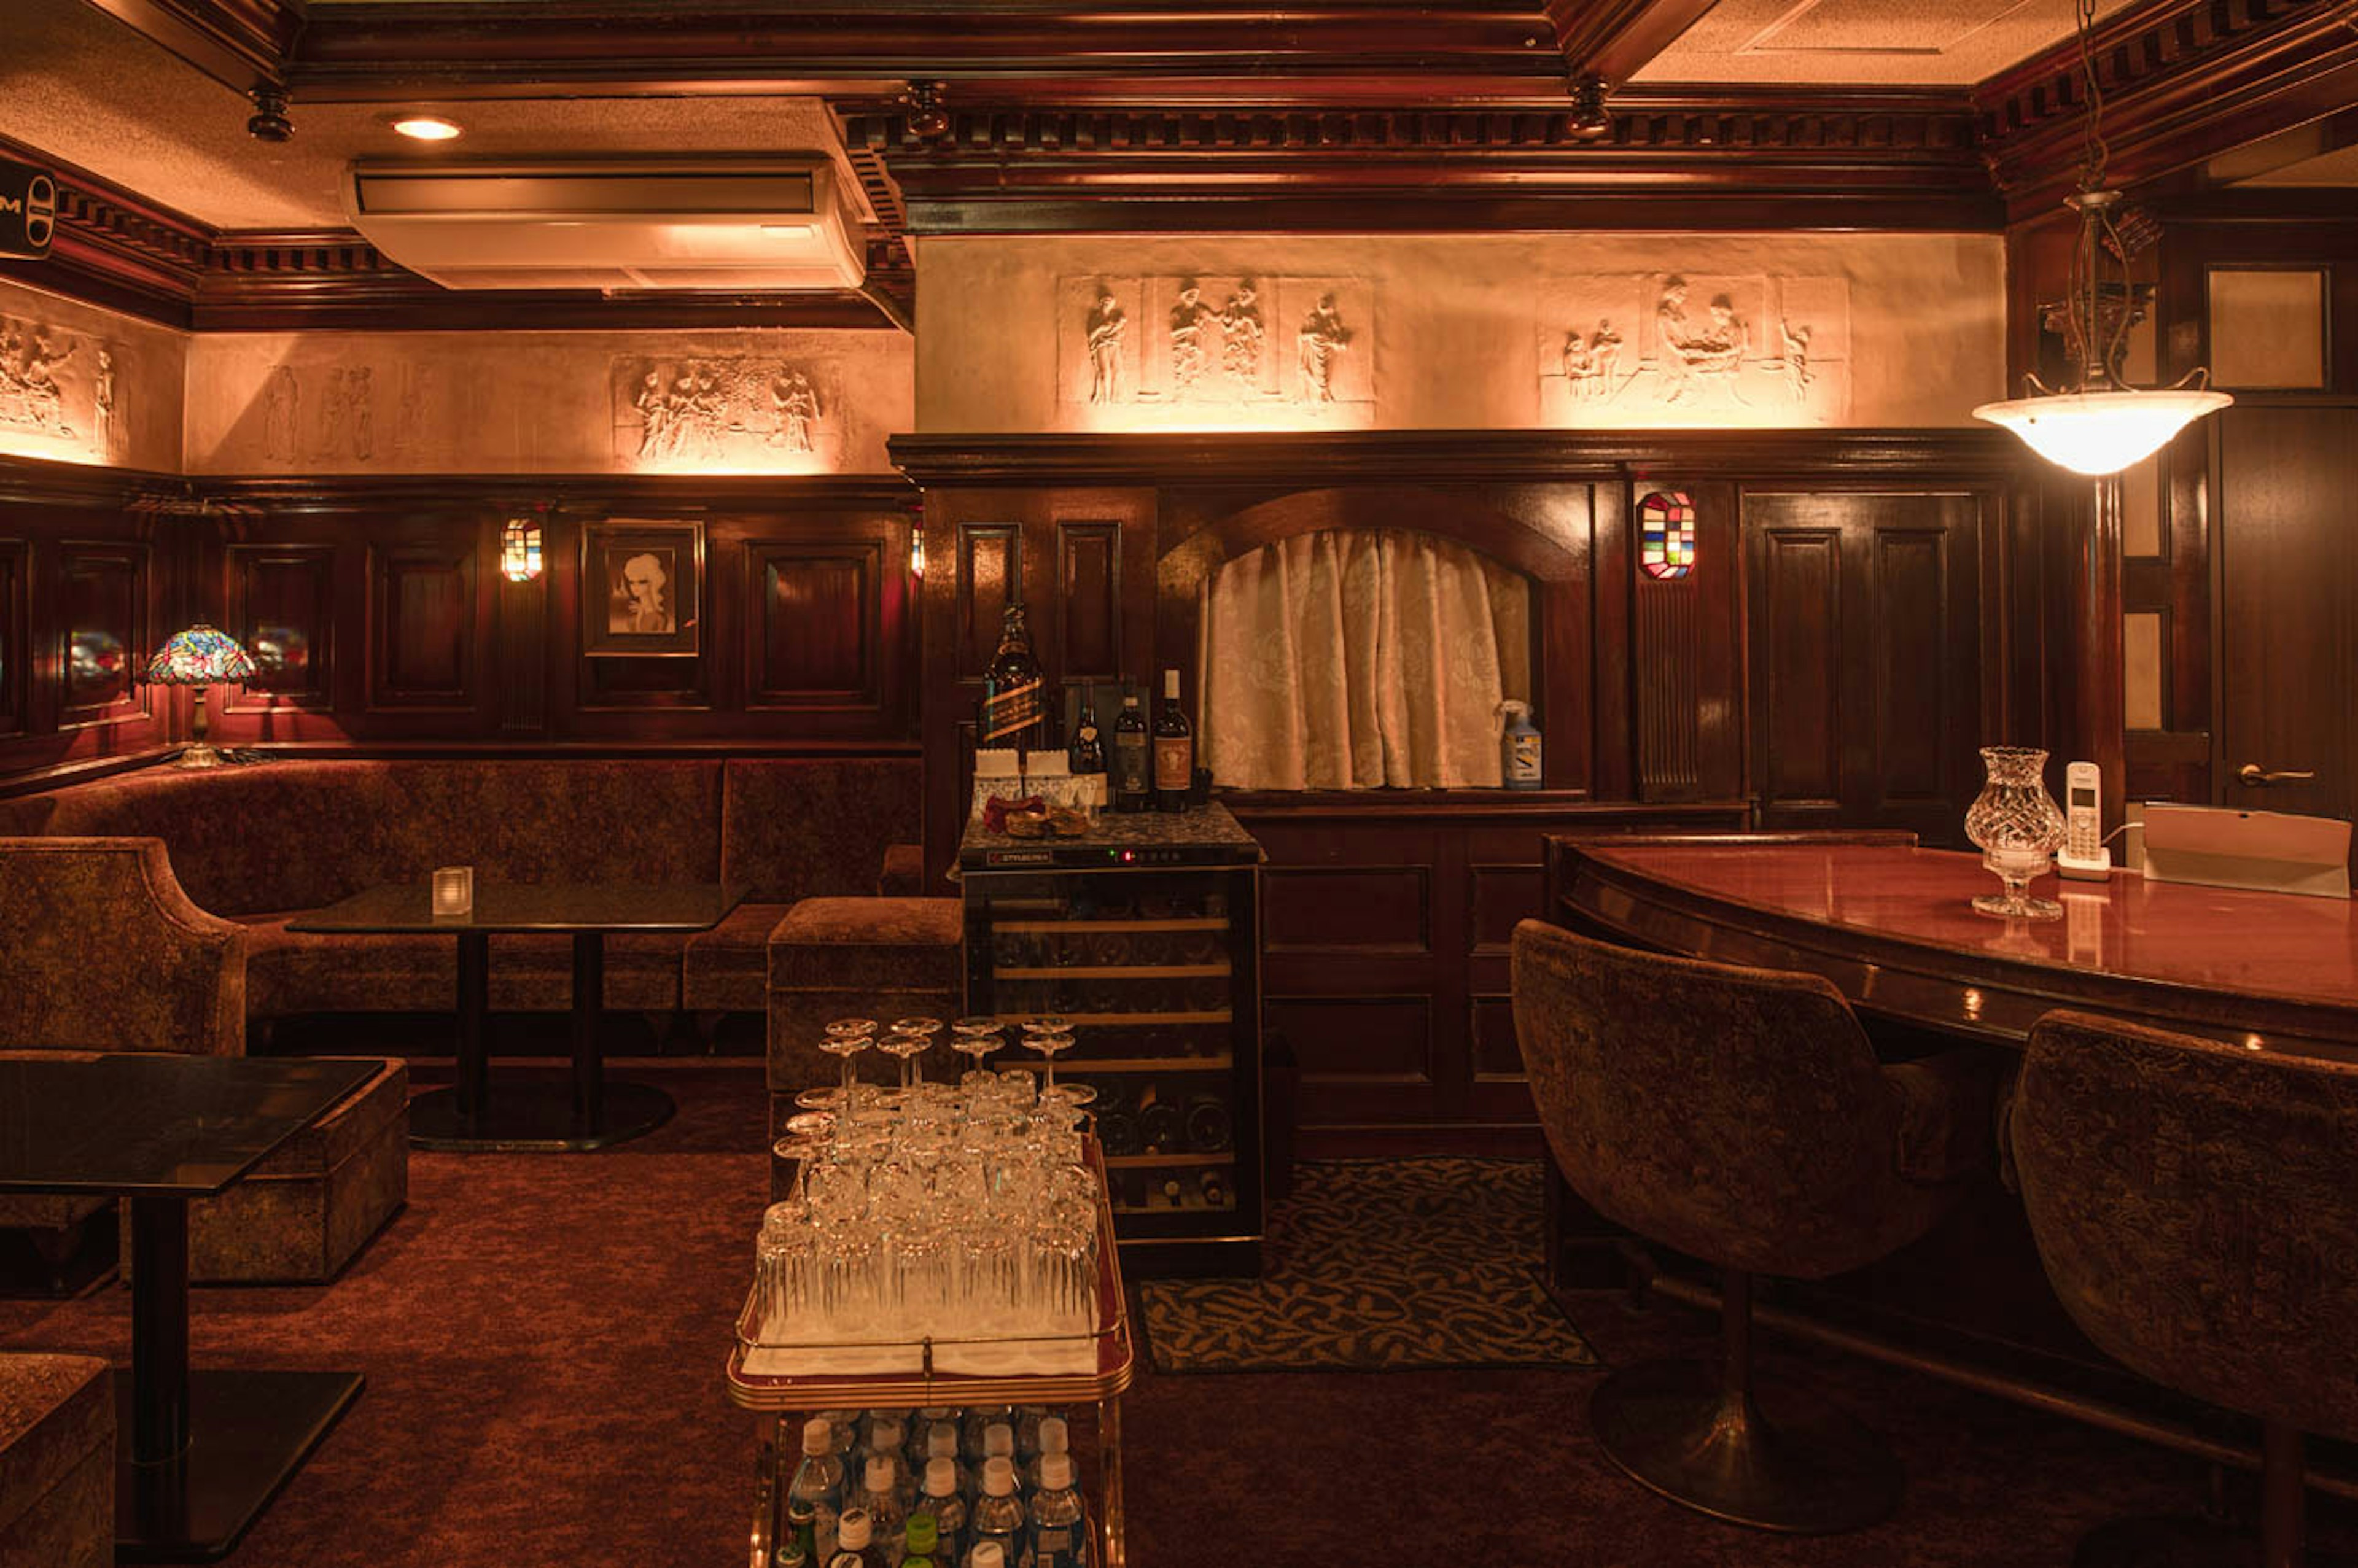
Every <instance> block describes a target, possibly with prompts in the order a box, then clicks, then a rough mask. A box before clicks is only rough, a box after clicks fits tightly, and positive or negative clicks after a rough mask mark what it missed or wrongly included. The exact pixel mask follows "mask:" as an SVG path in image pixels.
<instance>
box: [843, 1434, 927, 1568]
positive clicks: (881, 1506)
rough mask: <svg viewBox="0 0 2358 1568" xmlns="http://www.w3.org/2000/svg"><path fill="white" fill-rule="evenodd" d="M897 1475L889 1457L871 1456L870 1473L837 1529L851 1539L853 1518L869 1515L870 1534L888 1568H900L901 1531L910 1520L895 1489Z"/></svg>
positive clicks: (848, 1505) (844, 1510)
mask: <svg viewBox="0 0 2358 1568" xmlns="http://www.w3.org/2000/svg"><path fill="white" fill-rule="evenodd" d="M895 1474H896V1472H895V1469H894V1461H893V1460H892V1457H891V1456H890V1455H889V1454H871V1455H869V1458H868V1468H867V1473H866V1474H865V1475H864V1476H862V1477H861V1479H860V1490H859V1491H858V1492H857V1493H855V1494H854V1495H853V1496H852V1497H851V1498H850V1499H849V1501H848V1502H847V1503H846V1504H845V1505H844V1509H843V1519H842V1522H841V1523H840V1524H839V1525H838V1530H841V1531H842V1532H843V1533H844V1534H846V1535H847V1536H848V1535H849V1531H850V1528H851V1525H850V1520H851V1516H852V1515H853V1514H854V1513H855V1512H857V1513H860V1514H864V1515H866V1516H867V1519H868V1529H869V1531H870V1534H871V1538H872V1540H873V1542H874V1545H875V1549H876V1551H877V1552H878V1553H879V1555H880V1558H881V1560H882V1562H883V1563H884V1564H885V1568H898V1565H899V1563H900V1561H901V1527H902V1526H903V1524H905V1523H907V1522H908V1518H909V1513H908V1510H907V1509H903V1507H902V1506H901V1496H900V1494H899V1493H898V1492H896V1491H894V1490H893V1489H892V1480H893V1476H894V1475H895Z"/></svg>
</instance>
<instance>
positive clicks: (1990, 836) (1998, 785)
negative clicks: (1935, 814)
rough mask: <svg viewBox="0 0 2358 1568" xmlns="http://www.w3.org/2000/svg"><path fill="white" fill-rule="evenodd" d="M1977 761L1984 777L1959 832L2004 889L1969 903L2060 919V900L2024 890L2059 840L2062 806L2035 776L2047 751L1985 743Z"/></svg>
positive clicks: (2011, 915)
mask: <svg viewBox="0 0 2358 1568" xmlns="http://www.w3.org/2000/svg"><path fill="white" fill-rule="evenodd" d="M1982 766H1983V767H1985V768H1986V769H1988V770H1989V780H1988V782H1987V783H1985V784H1983V785H1982V793H1981V794H1980V795H1978V796H1976V797H1975V799H1974V804H1973V805H1972V806H1970V807H1968V808H1967V810H1966V812H1965V837H1966V838H1970V839H1972V840H1973V841H1974V845H1975V846H1976V847H1977V848H1979V849H1980V850H1981V852H1982V864H1983V865H1985V866H1987V867H1988V868H1989V869H1990V871H1992V872H1994V873H1996V876H1997V878H1998V880H1999V881H2002V882H2004V883H2005V884H2006V891H2005V892H2002V893H1996V892H1993V893H1985V894H1983V895H1982V896H1981V897H1979V898H1977V899H1975V900H1974V908H1975V909H1977V910H1979V911H1980V912H1981V913H1982V914H1995V915H1998V916H2001V917H2003V918H2007V919H2019V920H2056V919H2060V918H2061V916H2062V914H2063V906H2062V905H2061V904H2060V903H2056V902H2055V901H2054V900H2053V899H2047V898H2032V897H2031V896H2030V893H2029V891H2028V890H2029V887H2030V880H2031V879H2032V878H2033V877H2039V876H2044V875H2046V874H2047V871H2048V867H2049V865H2050V863H2051V862H2052V860H2053V859H2054V856H2055V850H2056V848H2057V847H2058V846H2059V845H2061V843H2062V842H2063V808H2062V807H2061V806H2057V805H2056V804H2055V798H2054V797H2053V796H2052V795H2049V794H2048V793H2047V785H2046V784H2045V783H2044V782H2043V781H2042V777H2041V775H2042V774H2043V773H2045V771H2046V768H2047V753H2046V752H2042V751H2039V749H2038V748H2036V747H2033V746H1985V747H1983V748H1982Z"/></svg>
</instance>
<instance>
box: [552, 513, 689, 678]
mask: <svg viewBox="0 0 2358 1568" xmlns="http://www.w3.org/2000/svg"><path fill="white" fill-rule="evenodd" d="M703 589H704V524H702V523H700V522H695V521H690V522H684V523H666V522H657V521H654V520H649V519H637V520H633V519H630V518H622V517H609V518H604V519H600V520H597V521H593V522H590V523H587V524H583V526H582V529H581V651H582V652H583V653H584V654H588V655H589V656H590V657H591V658H608V659H615V658H635V659H644V658H689V657H693V656H694V655H695V654H696V652H697V648H698V633H699V631H700V630H701V627H702V612H701V606H702V604H703V598H704V595H703Z"/></svg>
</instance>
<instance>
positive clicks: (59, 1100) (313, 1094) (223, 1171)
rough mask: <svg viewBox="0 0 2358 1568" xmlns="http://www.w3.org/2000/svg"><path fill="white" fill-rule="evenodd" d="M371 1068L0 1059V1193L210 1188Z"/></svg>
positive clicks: (202, 1060) (142, 1055) (149, 1193)
mask: <svg viewBox="0 0 2358 1568" xmlns="http://www.w3.org/2000/svg"><path fill="white" fill-rule="evenodd" d="M376 1070H377V1064H376V1063H374V1062H368V1061H341V1060H329V1061H305V1060H301V1059H298V1058H293V1057H288V1058H265V1059H260V1060H256V1059H254V1058H250V1057H244V1056H180V1055H173V1054H167V1053H162V1052H114V1053H108V1054H101V1055H94V1056H92V1055H79V1054H59V1055H57V1056H54V1057H49V1056H42V1055H39V1054H33V1053H27V1054H21V1055H11V1056H8V1057H6V1058H0V1193H94V1194H103V1195H111V1196H119V1197H203V1196H207V1195H211V1194H213V1193H218V1192H220V1191H221V1190H222V1188H224V1187H226V1186H228V1185H229V1184H231V1183H232V1182H234V1181H236V1180H237V1179H238V1178H239V1177H240V1176H242V1175H243V1174H244V1173H246V1172H247V1171H248V1170H250V1169H252V1168H253V1167H254V1165H255V1164H256V1163H257V1162H260V1161H261V1160H262V1159H263V1158H264V1157H265V1156H266V1155H268V1154H269V1153H270V1152H271V1151H273V1150H274V1149H276V1148H277V1147H278V1146H279V1145H280V1144H282V1143H284V1142H286V1141H287V1140H288V1139H290V1138H292V1137H294V1136H295V1135H296V1134H297V1133H298V1132H300V1131H302V1130H303V1129H304V1128H306V1127H308V1126H309V1125H310V1124H311V1123H312V1122H314V1121H316V1120H318V1119H319V1117H320V1116H321V1115H322V1114H324V1113H325V1112H326V1111H327V1109H328V1108H330V1106H333V1105H334V1104H335V1103H336V1102H337V1101H338V1100H341V1099H342V1098H344V1097H345V1096H346V1095H348V1094H351V1093H352V1091H353V1090H354V1089H356V1088H358V1087H361V1085H362V1084H364V1083H366V1082H367V1081H368V1079H369V1076H370V1075H371V1074H373V1073H374V1072H375V1071H376Z"/></svg>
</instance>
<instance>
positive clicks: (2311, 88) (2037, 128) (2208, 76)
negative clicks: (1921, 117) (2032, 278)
mask: <svg viewBox="0 0 2358 1568" xmlns="http://www.w3.org/2000/svg"><path fill="white" fill-rule="evenodd" d="M2093 54H2094V58H2095V63H2096V70H2097V82H2098V85H2099V88H2100V90H2101V92H2102V93H2103V97H2104V140H2105V142H2106V144H2107V146H2108V150H2109V157H2108V169H2109V181H2108V182H2109V183H2111V184H2114V185H2116V186H2125V187H2134V186H2136V185H2138V184H2140V183H2143V182H2147V181H2152V180H2157V179H2160V178H2163V177H2165V176H2169V175H2172V174H2174V173H2177V172H2179V171H2181V170H2184V169H2186V168H2190V167H2191V166H2193V165H2196V164H2199V163H2201V162H2202V161H2203V160H2205V159H2207V158H2212V157H2217V156H2219V155H2220V154H2222V153H2224V152H2227V151H2230V150H2232V149H2234V148H2236V147H2240V146H2247V145H2249V144H2251V143H2253V142H2255V141H2259V140H2262V139H2265V138H2266V137H2269V136H2273V135H2278V134H2279V133H2281V132H2283V131H2286V130H2288V129H2290V128H2292V127H2294V126H2297V125H2300V124H2307V123H2309V122H2310V121H2313V120H2318V119H2322V118H2324V117H2326V116H2328V115H2331V114H2336V113H2338V112H2340V111H2342V110H2344V109H2346V108H2348V107H2349V106H2350V105H2351V104H2353V103H2358V0H2158V4H2155V5H2144V6H2137V7H2132V8H2131V9H2130V10H2128V11H2126V12H2124V13H2122V14H2121V15H2120V16H2117V17H2115V18H2114V19H2113V20H2112V21H2110V22H2109V23H2107V24H2104V25H2102V26H2100V27H2098V28H2097V30H2096V33H2095V35H2094V38H2093ZM2085 99H2086V88H2085V85H2084V83H2083V81H2082V74H2081V65H2080V49H2079V45H2078V43H2077V41H2076V40H2068V41H2066V42H2065V43H2063V44H2060V45H2058V46H2056V47H2055V48H2054V49H2049V50H2047V51H2046V52H2044V53H2043V54H2040V55H2039V56H2037V57H2034V58H2033V59H2030V60H2028V61H2026V62H2025V63H2024V64H2023V65H2021V66H2019V67H2017V68H2016V69H2014V70H2009V71H2006V72H2004V73H2002V74H2001V75H1999V76H1996V77H1993V78H1991V79H1990V80H1989V81H1985V82H1984V83H1982V84H1981V85H1980V86H1979V87H1977V88H1975V89H1974V103H1975V106H1976V109H1977V111H1978V113H1979V116H1980V125H1979V133H1980V135H1981V139H1982V142H1983V145H1984V147H1985V156H1986V157H1987V159H1988V162H1989V167H1990V173H1991V177H1992V178H1993V180H1994V181H1995V182H1996V186H1997V189H1998V190H1999V193H2000V194H2001V195H2002V196H2003V197H2004V199H2005V200H2006V208H2007V211H2008V212H2009V213H2010V214H2011V215H2012V216H2013V217H2015V218H2017V219H2024V218H2030V217H2036V216H2038V215H2039V214H2040V213H2042V212H2043V211H2046V210H2047V209H2049V208H2050V207H2052V206H2053V205H2054V204H2055V203H2057V202H2059V201H2061V200H2062V199H2063V197H2064V196H2066V195H2068V194H2069V193H2070V192H2071V189H2073V188H2074V187H2075V186H2076V185H2077V183H2078V180H2079V174H2080V158H2081V153H2080V148H2081V137H2082V121H2083V110H2082V105H2083V103H2084V102H2085Z"/></svg>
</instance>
